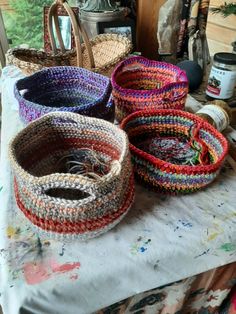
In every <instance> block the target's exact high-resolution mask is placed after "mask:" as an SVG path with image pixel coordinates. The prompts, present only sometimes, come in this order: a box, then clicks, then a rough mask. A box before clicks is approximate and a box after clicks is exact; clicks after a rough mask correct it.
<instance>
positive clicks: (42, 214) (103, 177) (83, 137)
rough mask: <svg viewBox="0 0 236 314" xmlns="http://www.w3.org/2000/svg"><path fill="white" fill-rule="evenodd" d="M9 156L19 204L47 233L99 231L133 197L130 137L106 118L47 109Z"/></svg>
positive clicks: (110, 223)
mask: <svg viewBox="0 0 236 314" xmlns="http://www.w3.org/2000/svg"><path fill="white" fill-rule="evenodd" d="M9 156H10V161H11V164H12V167H13V170H14V175H15V196H16V201H17V204H18V207H19V208H20V210H21V211H22V212H23V214H24V215H25V217H27V218H28V219H29V220H30V222H31V223H32V224H33V225H34V226H35V228H36V230H37V232H39V233H42V234H46V235H47V236H49V237H54V238H59V239H62V240H65V239H69V240H70V239H72V238H79V239H83V240H86V239H88V238H92V237H95V236H98V235H100V234H102V233H103V232H105V231H107V230H109V229H110V228H112V227H113V226H115V225H116V224H117V223H118V222H119V221H120V220H121V219H122V218H123V217H124V215H125V214H126V213H127V211H128V209H129V208H130V206H131V204H132V202H133V198H134V182H133V173H132V166H131V161H130V153H129V145H128V139H127V136H126V134H125V133H124V132H123V131H122V130H120V129H118V128H117V127H116V126H115V125H113V124H111V123H109V122H107V121H104V120H101V119H96V118H89V117H85V116H81V115H77V114H73V113H65V112H55V113H49V114H47V115H45V116H43V117H41V118H40V119H38V120H35V121H34V122H32V123H30V124H29V125H28V126H27V127H26V128H25V129H24V130H22V131H21V132H20V133H18V135H17V136H16V137H15V138H14V139H13V141H12V142H11V144H10V151H9ZM73 165H75V166H73ZM68 166H70V167H69V168H70V169H68ZM71 166H73V167H71ZM75 167H76V169H75ZM89 167H92V168H89ZM91 169H92V170H91Z"/></svg>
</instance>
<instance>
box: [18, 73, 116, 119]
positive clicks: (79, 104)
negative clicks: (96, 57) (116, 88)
mask: <svg viewBox="0 0 236 314" xmlns="http://www.w3.org/2000/svg"><path fill="white" fill-rule="evenodd" d="M14 93H15V97H16V99H17V101H18V103H19V112H20V117H21V119H22V120H23V122H24V123H28V122H30V121H32V120H35V119H36V118H39V117H41V116H42V115H44V114H46V113H49V112H52V111H69V112H75V113H80V114H82V115H87V116H91V117H96V118H102V119H105V120H109V121H114V105H113V101H112V99H111V97H110V96H111V84H110V80H109V79H108V78H107V77H105V76H103V75H100V74H97V73H93V72H91V71H89V70H86V69H83V68H79V67H53V68H47V69H44V70H41V71H39V72H37V73H35V74H33V75H31V76H28V77H25V78H23V79H21V80H19V81H17V82H16V85H15V90H14Z"/></svg>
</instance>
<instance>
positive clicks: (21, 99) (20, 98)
mask: <svg viewBox="0 0 236 314" xmlns="http://www.w3.org/2000/svg"><path fill="white" fill-rule="evenodd" d="M64 70H67V71H68V72H69V73H71V72H72V73H73V72H77V73H78V75H80V74H86V76H94V77H100V78H101V79H102V80H104V82H106V87H105V88H104V89H102V94H101V96H100V97H99V99H97V100H96V101H93V102H89V103H88V104H84V105H77V106H71V107H70V109H71V110H72V109H73V110H76V109H77V110H79V111H83V110H90V109H92V108H93V107H95V106H97V105H99V104H103V105H104V106H105V105H106V103H105V102H106V98H107V100H108V99H109V97H110V94H111V89H112V87H111V82H110V79H109V78H108V77H106V76H104V75H102V74H99V73H95V72H91V71H89V70H88V69H85V68H80V67H72V66H57V67H47V68H43V69H42V70H38V71H36V72H35V73H33V74H31V75H29V76H26V77H24V78H21V79H19V80H17V81H16V82H15V84H14V94H15V97H16V99H17V100H18V101H19V102H24V103H27V104H28V105H31V106H33V107H34V108H35V109H36V108H37V109H38V110H46V111H47V112H49V111H55V110H58V111H66V110H67V109H68V107H66V106H62V107H51V106H45V105H43V104H40V103H38V102H32V101H30V100H28V99H26V98H24V97H23V96H22V95H21V93H20V91H21V90H22V88H21V89H20V88H19V87H18V85H20V84H24V83H25V82H27V81H28V80H32V79H34V78H37V77H40V76H42V78H43V77H44V75H45V74H46V73H48V72H49V73H52V74H55V73H58V72H61V73H63V71H64ZM65 109H66V110H65Z"/></svg>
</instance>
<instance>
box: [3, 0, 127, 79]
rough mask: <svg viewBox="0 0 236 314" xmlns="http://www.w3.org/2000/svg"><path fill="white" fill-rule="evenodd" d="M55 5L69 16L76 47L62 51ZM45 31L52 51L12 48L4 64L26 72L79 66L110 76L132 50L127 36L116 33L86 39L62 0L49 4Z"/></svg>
mask: <svg viewBox="0 0 236 314" xmlns="http://www.w3.org/2000/svg"><path fill="white" fill-rule="evenodd" d="M58 6H63V7H64V8H65V10H66V11H67V13H68V15H69V17H70V19H71V24H72V30H73V33H74V38H75V45H76V48H75V49H72V50H70V51H66V49H65V46H64V43H63V39H62V35H61V32H60V28H59V22H58V16H57V7H58ZM53 20H54V23H55V26H56V27H55V29H56V35H57V38H58V42H59V46H60V52H58V49H57V47H56V41H55V38H54V32H53V26H52V25H53ZM48 32H49V38H50V42H51V46H52V51H53V52H52V53H48V52H45V51H40V50H36V49H23V48H14V49H10V50H9V51H8V52H7V54H6V60H7V64H13V65H15V66H17V67H19V68H20V69H21V70H22V71H23V72H24V73H25V74H26V75H30V74H32V73H34V72H36V71H38V70H41V69H42V68H44V67H52V66H79V67H84V68H86V69H89V70H92V71H94V72H98V73H100V74H103V75H107V76H110V75H111V73H112V71H113V68H114V67H115V65H116V64H117V63H119V62H120V61H121V60H123V59H124V58H125V57H126V56H127V55H128V54H129V53H130V52H131V50H132V44H131V41H130V40H129V39H128V38H127V37H124V36H121V35H117V34H101V35H98V36H96V37H94V38H93V39H90V40H89V39H88V36H87V34H86V32H85V30H84V28H83V26H82V25H81V23H80V21H79V19H78V17H77V16H76V14H75V13H74V11H73V10H72V9H71V7H70V6H69V5H68V3H67V1H66V0H56V1H55V2H54V3H53V4H52V6H51V7H50V9H49V13H48ZM81 38H83V44H81Z"/></svg>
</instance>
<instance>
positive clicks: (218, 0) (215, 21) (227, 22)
mask: <svg viewBox="0 0 236 314" xmlns="http://www.w3.org/2000/svg"><path fill="white" fill-rule="evenodd" d="M224 2H225V1H224V0H211V1H210V7H214V6H219V5H221V4H224ZM226 2H233V1H226ZM207 38H208V44H209V49H210V53H211V55H213V54H214V53H216V52H220V51H226V52H232V46H231V43H232V42H233V41H236V16H228V17H227V18H224V17H222V16H221V15H220V14H212V13H211V12H209V15H208V23H207Z"/></svg>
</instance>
